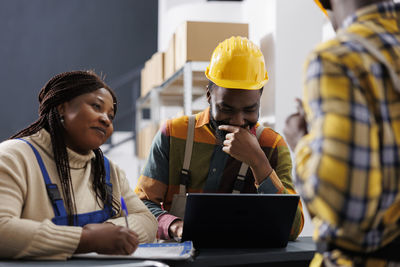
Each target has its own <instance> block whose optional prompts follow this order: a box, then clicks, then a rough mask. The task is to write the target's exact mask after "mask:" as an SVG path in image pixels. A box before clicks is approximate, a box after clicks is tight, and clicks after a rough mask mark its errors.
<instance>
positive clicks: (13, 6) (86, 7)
mask: <svg viewBox="0 0 400 267" xmlns="http://www.w3.org/2000/svg"><path fill="white" fill-rule="evenodd" d="M157 18H158V1H157V0H146V1H136V0H68V1H64V0H34V1H33V0H0V47H1V49H0V63H1V64H0V99H1V105H0V123H1V127H0V141H1V140H4V139H5V138H7V137H9V136H10V135H11V134H13V133H15V132H17V131H18V130H20V129H22V128H25V127H26V126H28V125H29V124H30V123H32V122H33V121H35V120H36V119H37V118H38V112H37V110H38V106H39V103H38V100H37V95H38V93H39V90H40V89H41V88H42V86H43V85H44V84H45V83H46V82H47V81H48V80H49V79H50V78H51V77H52V76H53V75H55V74H57V73H60V72H64V71H70V70H77V69H93V70H95V72H96V73H98V74H101V73H103V74H105V75H106V82H107V83H108V84H109V85H110V86H111V87H114V86H118V87H117V88H115V87H114V89H115V90H116V93H117V97H118V101H119V107H118V113H117V117H116V120H117V123H116V125H115V128H116V130H130V129H132V127H133V118H132V117H131V116H128V117H127V116H123V117H124V118H123V119H122V120H121V119H120V120H118V115H121V114H123V113H126V112H124V111H126V110H129V109H131V107H132V104H133V102H134V101H133V100H134V98H135V97H136V96H137V95H139V92H132V90H131V88H132V83H131V82H128V83H125V84H122V85H121V82H120V81H121V78H122V77H126V76H127V73H129V72H132V70H134V69H135V68H140V67H141V66H142V65H143V63H144V62H145V61H146V60H147V59H148V58H149V57H150V56H151V55H152V54H153V53H154V52H156V51H157Z"/></svg>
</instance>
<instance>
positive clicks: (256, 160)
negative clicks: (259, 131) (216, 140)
mask: <svg viewBox="0 0 400 267" xmlns="http://www.w3.org/2000/svg"><path fill="white" fill-rule="evenodd" d="M218 129H220V130H223V131H228V132H229V133H228V134H227V135H226V136H225V140H224V142H223V148H222V150H223V151H224V152H225V153H227V154H229V155H230V156H232V157H234V158H235V159H237V160H239V161H242V162H244V163H246V164H247V165H249V166H250V167H251V169H252V171H253V175H254V178H255V180H256V183H257V184H260V183H261V182H262V181H263V180H264V179H265V178H266V177H267V176H268V175H269V174H270V173H271V172H272V167H271V165H270V164H269V160H268V158H267V156H266V155H265V154H264V151H263V150H262V149H261V147H260V144H259V143H258V140H257V137H256V136H255V135H254V134H252V133H251V132H250V131H249V130H248V129H244V128H242V127H238V126H232V125H221V126H219V127H218Z"/></svg>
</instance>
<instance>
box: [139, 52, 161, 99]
mask: <svg viewBox="0 0 400 267" xmlns="http://www.w3.org/2000/svg"><path fill="white" fill-rule="evenodd" d="M140 75H141V88H140V91H141V93H140V95H141V96H142V97H144V96H145V95H146V94H147V93H148V92H149V91H150V90H151V89H152V88H153V87H156V86H160V85H161V84H162V83H163V81H164V53H163V52H157V53H155V54H153V55H152V57H151V58H150V59H149V60H147V61H146V63H145V64H144V68H143V69H142V70H141V73H140Z"/></svg>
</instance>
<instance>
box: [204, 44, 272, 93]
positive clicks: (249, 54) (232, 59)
mask: <svg viewBox="0 0 400 267" xmlns="http://www.w3.org/2000/svg"><path fill="white" fill-rule="evenodd" d="M205 74H206V76H207V78H208V79H209V80H210V81H212V82H213V83H215V84H216V85H218V86H220V87H224V88H230V89H246V90H258V89H261V88H262V87H263V86H264V85H265V84H266V83H267V81H268V74H267V71H266V70H265V62H264V56H263V54H262V53H261V51H260V49H259V48H258V47H257V46H256V45H255V44H254V43H252V42H251V41H249V40H248V39H247V38H244V37H240V36H237V37H231V38H229V39H226V40H225V41H223V42H221V43H220V44H219V45H218V46H217V48H215V50H214V52H213V54H212V56H211V61H210V65H209V66H208V67H207V69H206V71H205Z"/></svg>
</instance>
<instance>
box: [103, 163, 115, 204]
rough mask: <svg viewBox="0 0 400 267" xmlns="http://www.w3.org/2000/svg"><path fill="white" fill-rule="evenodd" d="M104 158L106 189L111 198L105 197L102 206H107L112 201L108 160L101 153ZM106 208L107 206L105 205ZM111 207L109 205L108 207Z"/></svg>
mask: <svg viewBox="0 0 400 267" xmlns="http://www.w3.org/2000/svg"><path fill="white" fill-rule="evenodd" d="M103 158H104V169H105V172H106V191H107V193H108V195H109V196H110V197H111V199H107V201H106V203H104V207H106V206H109V205H110V204H111V203H112V192H113V190H112V184H111V182H110V179H111V178H110V162H109V160H108V158H107V157H106V156H104V155H103ZM107 208H108V207H107ZM109 208H111V207H109Z"/></svg>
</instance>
